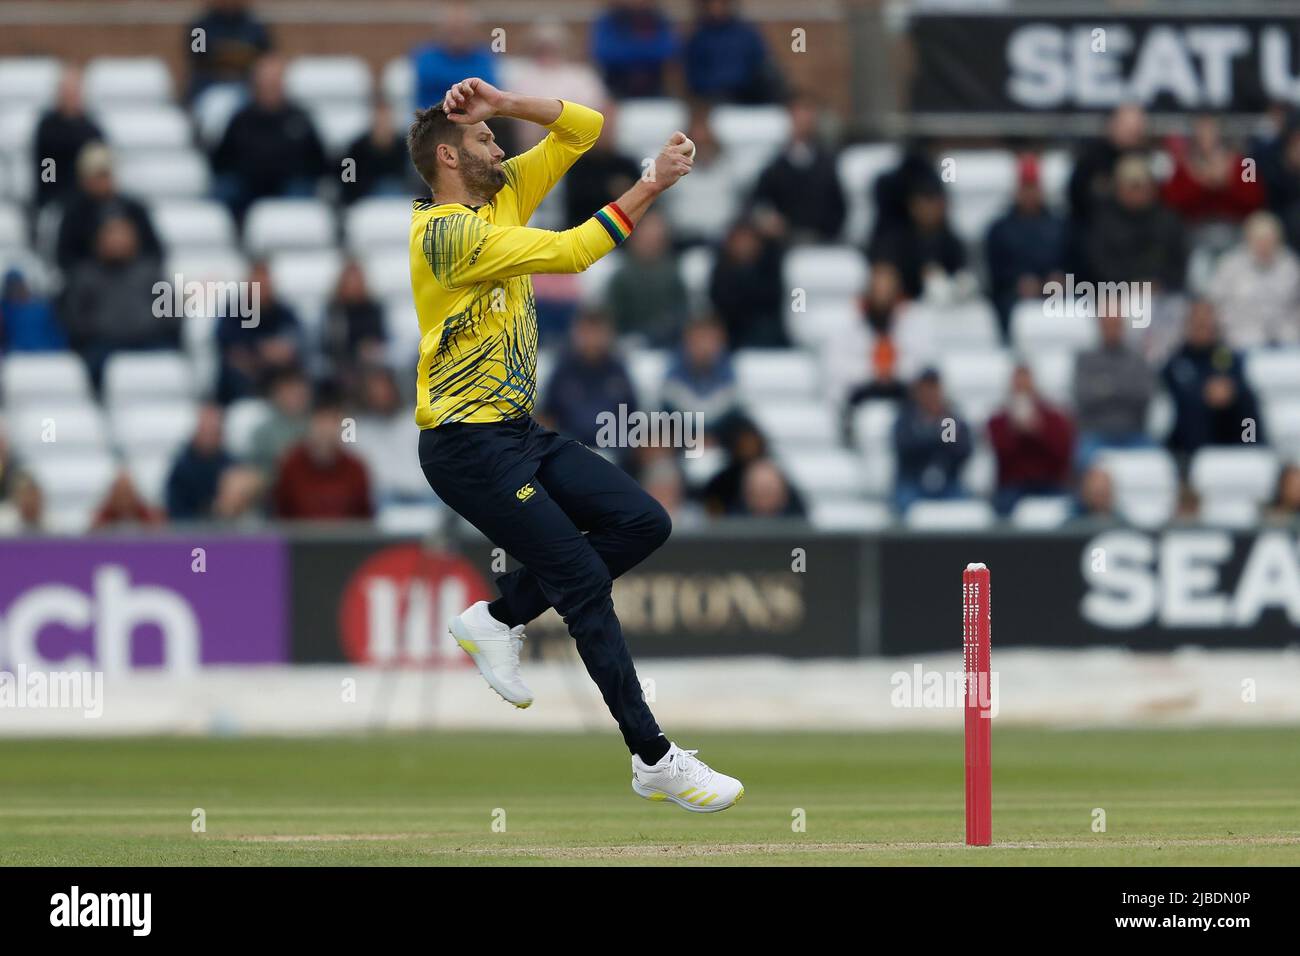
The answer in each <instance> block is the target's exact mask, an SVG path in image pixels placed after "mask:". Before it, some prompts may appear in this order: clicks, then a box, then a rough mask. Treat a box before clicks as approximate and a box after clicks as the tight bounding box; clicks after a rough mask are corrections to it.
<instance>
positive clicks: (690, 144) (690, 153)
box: [682, 136, 695, 159]
mask: <svg viewBox="0 0 1300 956" xmlns="http://www.w3.org/2000/svg"><path fill="white" fill-rule="evenodd" d="M682 145H683V146H685V147H686V158H687V159H694V158H695V141H694V140H693V139H691V138H690V137H689V136H688V137H686V142H684V143H683V144H682Z"/></svg>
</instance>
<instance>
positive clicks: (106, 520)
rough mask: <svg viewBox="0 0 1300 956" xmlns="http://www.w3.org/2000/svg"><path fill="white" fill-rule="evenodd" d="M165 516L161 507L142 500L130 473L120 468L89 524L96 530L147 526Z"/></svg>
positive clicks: (157, 523) (156, 522) (158, 521)
mask: <svg viewBox="0 0 1300 956" xmlns="http://www.w3.org/2000/svg"><path fill="white" fill-rule="evenodd" d="M166 517H167V516H166V515H165V514H163V512H162V510H161V509H159V508H155V507H154V506H153V505H151V504H149V502H147V501H145V500H144V497H143V496H142V495H141V494H140V492H139V491H138V490H137V489H136V487H135V482H133V481H132V480H131V473H130V472H128V471H127V470H126V469H122V470H121V471H119V472H118V473H117V477H116V478H114V479H113V484H112V485H111V486H110V487H109V489H108V495H107V496H105V498H104V501H103V503H102V504H101V505H100V506H99V510H98V511H96V512H95V517H94V519H92V521H91V523H90V526H91V528H93V529H95V530H97V531H100V530H103V529H105V528H114V527H116V528H121V527H130V526H137V525H143V526H146V527H149V526H154V525H159V524H162V523H163V522H164V521H165V520H166Z"/></svg>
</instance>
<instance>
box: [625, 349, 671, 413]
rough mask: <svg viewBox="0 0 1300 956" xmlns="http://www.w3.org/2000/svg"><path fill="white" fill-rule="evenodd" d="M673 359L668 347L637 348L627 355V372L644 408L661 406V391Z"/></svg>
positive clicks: (638, 399) (650, 408) (652, 408)
mask: <svg viewBox="0 0 1300 956" xmlns="http://www.w3.org/2000/svg"><path fill="white" fill-rule="evenodd" d="M671 359H672V356H671V355H669V353H668V351H667V350H666V349H635V350H634V351H632V352H631V353H630V354H629V355H628V356H627V373H628V375H630V376H631V378H632V387H633V388H634V389H635V390H636V397H637V401H638V402H640V403H641V407H642V408H644V409H649V410H654V409H657V408H658V407H659V393H660V390H661V389H662V388H663V382H664V376H666V375H667V374H668V363H669V362H670V361H671Z"/></svg>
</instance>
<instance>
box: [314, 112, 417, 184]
mask: <svg viewBox="0 0 1300 956" xmlns="http://www.w3.org/2000/svg"><path fill="white" fill-rule="evenodd" d="M343 158H344V159H348V160H351V161H352V163H353V165H352V167H351V169H352V175H351V176H350V177H348V178H346V179H344V180H343V181H342V182H341V184H340V186H339V198H340V199H341V200H342V201H343V204H344V205H351V204H352V203H354V202H356V201H357V200H358V199H364V198H366V197H367V196H401V197H407V196H410V197H414V196H418V195H421V194H423V193H427V192H428V189H427V187H425V186H423V185H422V184H421V183H420V181H419V178H418V177H417V176H416V175H415V173H414V170H415V167H414V166H412V165H411V156H410V153H408V152H407V149H406V137H405V136H404V135H403V134H402V133H401V131H399V130H398V129H397V127H396V126H395V125H394V124H393V110H392V108H391V107H390V106H389V105H388V100H386V99H384V98H383V97H376V99H375V102H374V106H373V113H372V114H371V117H370V129H368V130H367V131H366V132H364V133H362V134H361V135H360V136H358V137H357V138H356V139H355V140H353V141H352V143H351V144H350V145H349V146H348V148H347V149H346V150H344V152H343ZM335 168H342V167H341V166H339V165H337V164H336V166H335Z"/></svg>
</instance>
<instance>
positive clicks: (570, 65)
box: [448, 20, 609, 208]
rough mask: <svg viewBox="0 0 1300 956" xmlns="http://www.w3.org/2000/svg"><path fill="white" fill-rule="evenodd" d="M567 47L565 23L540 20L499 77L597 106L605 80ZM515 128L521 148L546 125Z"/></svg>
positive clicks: (511, 85) (536, 92)
mask: <svg viewBox="0 0 1300 956" xmlns="http://www.w3.org/2000/svg"><path fill="white" fill-rule="evenodd" d="M570 51H571V39H570V36H569V31H568V29H567V28H566V27H565V25H564V24H563V23H561V22H559V21H558V20H542V21H540V22H539V23H537V24H535V25H534V26H533V28H532V30H531V31H530V32H529V34H528V41H527V54H526V55H525V56H511V57H506V58H505V59H504V60H503V61H502V63H501V81H502V82H503V83H504V84H505V88H506V89H509V90H527V91H528V92H529V94H530V95H532V96H550V97H554V98H555V99H557V100H568V101H570V102H572V103H583V104H586V105H587V106H590V107H592V108H594V109H600V108H601V105H602V104H603V103H604V102H605V101H606V100H607V99H608V98H609V93H608V92H607V91H606V89H605V84H604V83H602V82H601V80H600V75H599V74H598V73H597V72H596V71H595V70H594V69H593V68H592V67H591V66H589V65H588V64H587V63H585V62H578V61H577V60H574V59H573V58H572V56H570ZM470 75H473V74H470ZM450 85H451V84H448V86H450ZM514 132H515V137H514V139H515V146H516V148H517V149H520V150H524V149H528V148H529V147H531V146H533V145H534V144H535V143H537V142H538V141H539V140H541V139H542V138H543V137H544V136H545V135H546V127H544V126H539V125H537V124H536V123H523V122H520V123H516V124H515V131H514ZM565 182H566V183H567V182H568V180H567V179H566V180H565ZM595 208H600V207H598V206H597V207H595Z"/></svg>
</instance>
